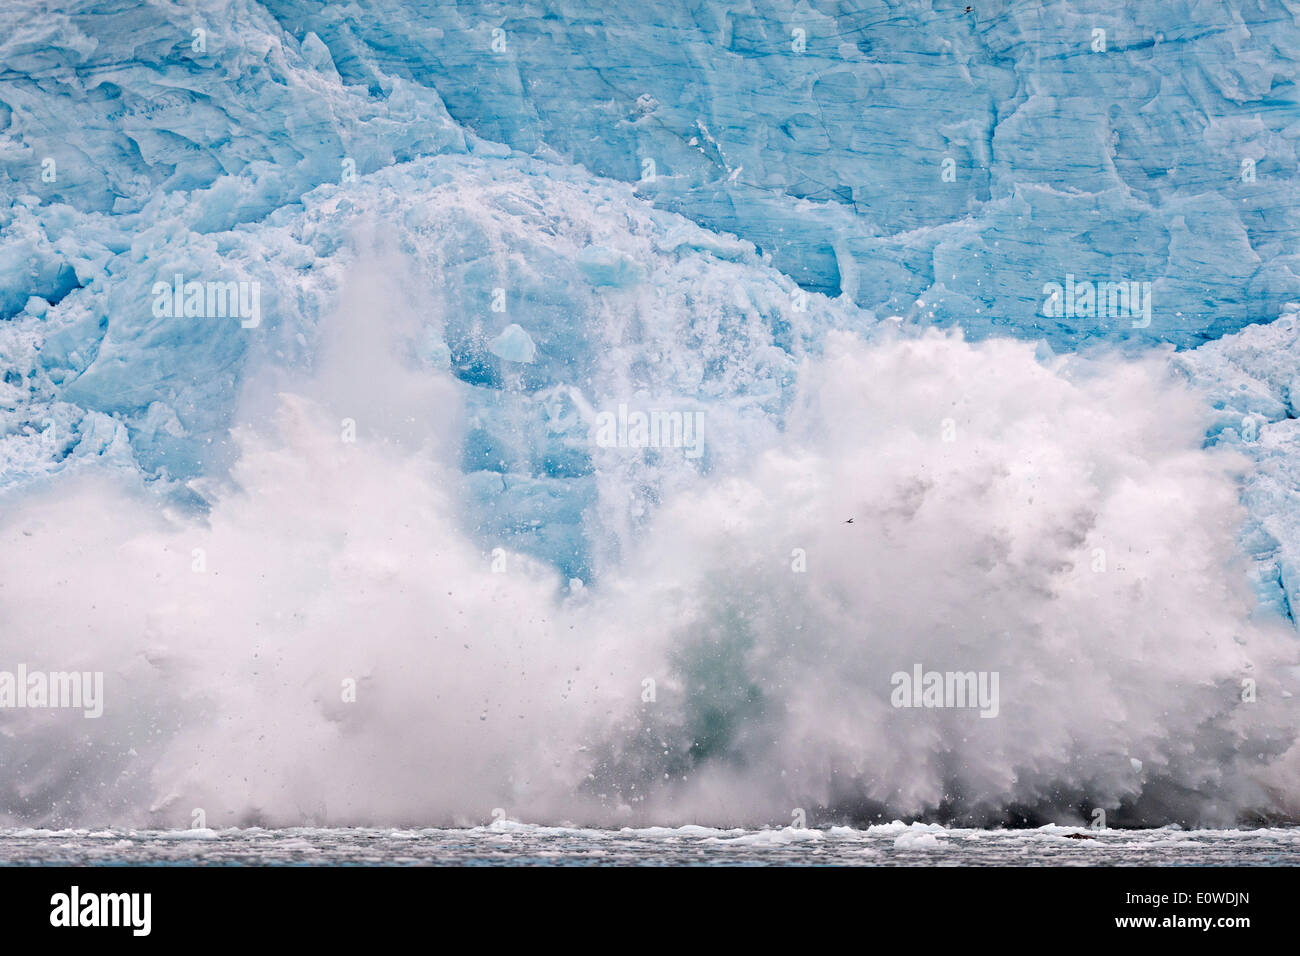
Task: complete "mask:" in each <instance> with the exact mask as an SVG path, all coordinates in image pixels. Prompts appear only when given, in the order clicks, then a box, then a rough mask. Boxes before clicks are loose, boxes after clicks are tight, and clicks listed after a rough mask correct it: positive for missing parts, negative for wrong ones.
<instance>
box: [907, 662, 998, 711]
mask: <svg viewBox="0 0 1300 956" xmlns="http://www.w3.org/2000/svg"><path fill="white" fill-rule="evenodd" d="M889 682H890V683H891V684H893V685H894V690H893V693H891V694H890V695H889V702H890V703H891V704H893V705H894V706H895V707H972V708H973V707H978V708H979V711H980V716H981V717H996V716H997V715H998V672H997V671H979V672H976V671H943V672H940V671H924V672H923V671H922V667H921V665H920V664H914V665H912V673H910V674H909V673H907V672H906V671H896V672H895V673H894V675H893V676H892V677H890V679H889Z"/></svg>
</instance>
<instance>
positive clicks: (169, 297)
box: [152, 272, 262, 329]
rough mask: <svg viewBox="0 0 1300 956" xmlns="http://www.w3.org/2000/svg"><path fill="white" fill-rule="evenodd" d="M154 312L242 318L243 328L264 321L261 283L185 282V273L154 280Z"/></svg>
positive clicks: (170, 316) (170, 315)
mask: <svg viewBox="0 0 1300 956" xmlns="http://www.w3.org/2000/svg"><path fill="white" fill-rule="evenodd" d="M152 294H153V297H154V301H153V314H154V315H155V316H156V317H157V318H160V319H178V318H187V319H205V318H207V319H224V318H239V319H241V320H242V321H241V322H240V323H239V324H240V325H241V326H242V327H243V328H246V329H255V328H257V327H258V326H259V325H261V324H262V284H261V283H260V282H257V281H255V280H254V281H248V280H242V281H239V282H236V281H235V280H233V279H230V280H225V281H222V280H209V281H207V282H186V281H185V276H184V274H183V273H180V272H178V273H176V275H175V276H174V277H173V279H172V281H171V282H170V283H169V282H166V281H164V280H161V279H160V280H159V281H157V282H155V283H154V284H153V289H152Z"/></svg>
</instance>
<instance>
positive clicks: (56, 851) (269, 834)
mask: <svg viewBox="0 0 1300 956" xmlns="http://www.w3.org/2000/svg"><path fill="white" fill-rule="evenodd" d="M0 862H2V863H4V864H9V865H51V864H53V865H89V866H120V865H145V864H152V865H159V864H162V865H219V866H220V865H225V866H243V865H289V866H294V865H323V864H351V865H385V866H419V865H426V866H427V865H435V866H436V865H466V866H484V865H495V866H503V865H504V866H610V865H623V866H627V865H633V866H637V865H648V866H655V865H676V866H779V865H795V866H1042V865H1051V866H1152V865H1185V866H1279V865H1291V866H1294V865H1300V827H1272V828H1262V829H1257V830H1181V829H1178V828H1171V827H1161V828H1159V829H1151V830H1091V829H1084V828H1082V827H1060V826H1055V825H1052V826H1046V827H1041V828H1038V829H1018V830H978V829H955V828H954V829H949V828H945V827H941V826H938V825H933V824H931V825H927V824H910V825H908V824H904V823H898V822H895V823H889V824H884V825H880V826H872V827H868V828H867V829H865V830H861V829H853V828H850V827H830V828H829V829H798V828H794V827H787V828H785V829H761V830H746V829H729V830H720V829H713V828H711V827H702V826H684V827H677V828H666V827H650V828H643V829H621V830H599V829H586V828H581V827H548V826H536V825H532V824H524V823H515V822H512V821H498V822H497V823H494V824H492V825H491V826H484V827H472V828H466V829H382V828H315V827H300V828H290V829H276V830H269V829H260V828H250V829H228V830H209V829H194V830H126V829H106V830H85V829H78V830H33V829H12V828H10V829H5V830H0Z"/></svg>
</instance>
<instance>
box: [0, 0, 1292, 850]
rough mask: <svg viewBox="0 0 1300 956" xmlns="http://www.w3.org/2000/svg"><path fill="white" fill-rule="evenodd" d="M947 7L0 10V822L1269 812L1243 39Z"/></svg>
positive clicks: (1269, 445)
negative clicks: (169, 299) (936, 679)
mask: <svg viewBox="0 0 1300 956" xmlns="http://www.w3.org/2000/svg"><path fill="white" fill-rule="evenodd" d="M965 8H966V4H942V3H930V2H910V3H889V2H869V0H863V2H829V0H827V2H823V0H816V2H813V0H799V2H797V3H788V2H771V3H768V2H745V3H739V4H730V5H725V4H720V3H717V2H688V0H675V2H672V3H667V4H662V5H658V6H653V7H652V6H649V5H632V4H622V3H603V4H587V3H580V2H577V0H565V2H531V3H528V4H518V5H517V4H504V3H496V2H473V3H452V2H417V0H372V2H367V3H365V4H358V3H332V4H323V3H314V2H307V0H261V2H256V0H197V2H195V3H192V4H189V5H187V6H186V7H184V8H182V7H181V6H179V5H176V4H172V3H166V2H161V0H159V2H149V3H145V4H137V3H132V2H129V0H121V2H113V0H57V2H56V0H17V2H11V3H10V4H9V5H7V6H6V8H5V9H4V10H2V11H0V24H2V25H3V27H4V29H3V30H2V31H0V38H2V39H0V210H2V211H0V366H3V368H4V375H3V377H2V381H0V494H3V496H4V498H3V500H4V502H5V504H4V510H3V513H0V537H2V538H3V540H4V542H5V544H4V549H3V550H4V553H3V558H2V559H0V560H2V562H3V564H4V568H3V571H0V580H3V581H4V582H5V587H4V589H3V591H0V604H3V607H4V611H5V618H6V620H7V621H8V622H9V623H8V625H7V626H6V633H5V635H4V637H3V653H4V657H5V659H6V660H8V659H10V658H13V659H14V660H15V661H17V660H18V659H20V658H23V657H24V656H25V657H26V658H31V659H32V661H33V662H34V663H35V662H36V658H38V657H49V658H50V659H51V661H52V662H53V665H62V663H63V662H66V664H67V666H69V667H71V666H73V665H74V663H75V665H76V666H77V667H79V668H85V669H102V670H104V671H106V672H107V673H108V674H109V675H110V676H109V693H110V695H111V694H112V693H113V686H114V685H116V687H117V693H118V694H119V695H121V697H123V698H125V699H128V700H130V701H131V705H130V706H129V707H128V706H125V705H122V706H119V707H113V706H112V704H111V702H110V706H109V708H108V710H107V711H106V714H105V716H104V718H102V719H101V720H99V721H97V722H95V723H94V724H93V725H78V726H76V727H75V729H69V728H68V726H67V725H66V723H64V724H59V723H57V722H51V721H40V720H38V719H37V718H36V717H35V716H33V715H30V714H28V715H19V714H14V713H5V714H3V715H0V717H2V719H3V720H4V721H5V722H6V723H7V724H8V727H7V732H6V735H5V738H4V739H3V741H0V755H2V756H3V759H4V761H5V764H6V766H17V767H21V768H25V769H24V772H23V773H22V774H19V775H16V776H15V777H14V778H13V779H12V780H9V781H7V782H6V783H5V784H4V785H3V786H2V787H0V812H3V814H4V815H5V816H6V817H7V818H10V819H12V820H15V821H19V822H23V823H32V824H35V823H39V824H47V823H56V824H61V825H62V824H73V823H81V822H84V821H86V820H100V821H104V822H110V823H116V824H121V823H137V822H139V823H150V824H155V825H156V824H166V825H185V824H186V823H187V822H188V818H189V813H190V811H191V808H193V807H199V806H202V807H206V808H208V811H209V813H211V814H212V815H213V817H214V818H215V819H219V820H220V821H221V823H222V825H228V824H233V823H244V824H246V823H249V822H259V821H260V822H269V823H274V824H276V825H297V824H299V823H301V822H303V821H307V822H309V823H311V824H313V825H325V824H328V823H337V822H340V821H343V822H365V823H383V824H387V823H393V822H412V823H427V822H429V821H430V820H434V821H441V822H447V821H454V822H461V823H470V822H481V819H482V818H486V817H487V815H488V813H489V812H490V810H491V809H492V807H493V806H496V805H497V804H499V803H509V804H510V805H511V806H514V807H523V808H526V810H527V811H528V812H529V813H531V814H533V815H534V816H535V817H537V818H539V819H546V820H555V821H558V820H561V819H574V818H579V817H581V818H583V819H585V820H589V821H604V822H610V821H621V822H636V821H640V822H647V821H649V822H666V823H674V824H675V823H682V822H702V821H711V822H714V823H717V824H719V825H731V824H735V823H737V822H740V823H753V822H762V821H767V820H774V819H775V820H782V821H786V820H788V819H789V812H790V808H791V807H794V806H809V807H813V808H817V809H819V810H820V812H822V813H824V814H827V815H831V816H834V815H838V816H836V817H835V818H836V819H844V818H850V817H852V818H855V819H872V820H875V819H877V818H880V816H881V815H882V814H895V815H898V814H902V815H908V816H911V817H916V816H929V817H935V818H940V819H962V820H967V821H970V820H974V821H977V822H989V821H1004V820H1051V821H1054V822H1062V823H1069V822H1072V821H1075V820H1078V819H1086V818H1087V812H1088V811H1089V810H1090V809H1091V808H1093V807H1098V806H1104V807H1107V808H1110V810H1111V811H1112V813H1113V816H1114V817H1115V818H1116V819H1118V820H1120V821H1126V822H1134V823H1169V822H1181V823H1203V824H1215V825H1218V824H1228V823H1232V822H1234V821H1236V820H1238V819H1241V818H1242V817H1243V815H1246V814H1265V815H1272V816H1281V817H1286V816H1287V815H1290V817H1294V815H1295V814H1297V813H1300V771H1298V769H1297V768H1298V767H1300V758H1297V757H1296V756H1295V753H1294V751H1290V747H1291V741H1292V738H1293V737H1294V732H1295V726H1296V720H1295V711H1294V704H1293V703H1291V702H1292V701H1294V699H1295V698H1294V697H1293V696H1292V694H1293V690H1292V689H1293V688H1294V683H1295V677H1296V674H1295V668H1294V664H1295V654H1296V644H1295V640H1294V626H1295V625H1294V620H1293V608H1294V607H1296V604H1297V601H1298V600H1300V521H1298V520H1297V510H1296V508H1295V506H1294V505H1295V502H1296V491H1297V487H1298V486H1300V446H1297V445H1296V442H1297V441H1298V440H1300V438H1298V437H1297V434H1296V429H1295V427H1294V422H1295V421H1296V420H1297V418H1300V415H1298V414H1297V411H1296V404H1295V402H1296V401H1297V400H1300V399H1297V398H1296V396H1297V395H1300V392H1297V391H1296V388H1297V385H1296V383H1297V377H1298V376H1300V372H1298V371H1297V369H1298V368H1300V327H1297V317H1298V315H1300V288H1297V286H1298V285H1300V283H1298V282H1297V271H1298V269H1297V261H1298V260H1297V256H1298V255H1300V253H1298V252H1297V242H1296V241H1297V238H1298V237H1300V223H1298V222H1297V221H1296V216H1295V213H1294V209H1295V208H1296V206H1297V201H1298V200H1300V185H1298V184H1300V175H1297V173H1298V170H1297V168H1296V167H1297V141H1298V140H1300V104H1298V103H1297V89H1296V85H1295V77H1296V57H1297V55H1300V54H1298V52H1297V51H1300V4H1296V3H1293V2H1289V0H1277V2H1250V0H1241V2H1222V0H1180V2H1177V3H1173V4H1164V5H1161V6H1159V7H1155V6H1152V7H1149V8H1144V7H1142V6H1140V5H1127V4H1117V3H1113V2H1103V0H1067V2H1053V3H1026V2H981V3H978V4H975V5H972V10H971V11H970V12H967V11H966V9H965ZM177 277H180V278H177ZM1067 277H1069V281H1070V284H1071V289H1073V287H1074V283H1075V280H1076V279H1077V280H1078V281H1079V282H1084V281H1091V282H1093V283H1096V286H1097V290H1098V292H1099V294H1098V297H1097V299H1096V301H1095V302H1094V303H1093V305H1092V307H1091V308H1085V307H1074V306H1075V305H1076V303H1075V301H1074V295H1073V292H1072V293H1071V296H1070V305H1071V308H1069V309H1060V308H1057V309H1052V308H1049V307H1048V303H1047V302H1046V301H1045V300H1046V299H1047V296H1046V295H1045V292H1046V287H1047V286H1048V284H1050V283H1061V284H1064V283H1066V281H1067ZM187 281H197V282H200V283H206V284H208V286H209V288H211V286H212V285H213V284H216V285H218V286H221V287H224V286H225V285H226V284H233V285H234V286H235V287H237V288H239V289H245V288H254V289H256V291H257V296H258V302H259V318H258V321H257V322H256V323H255V324H253V323H252V322H251V320H249V319H248V318H247V317H246V316H240V315H235V314H231V312H232V310H231V309H222V310H221V311H219V313H218V314H207V313H209V312H211V308H210V305H209V303H210V302H211V297H210V296H208V297H207V298H204V299H203V300H202V301H200V302H199V303H198V304H197V305H196V307H195V310H194V312H193V313H192V314H175V312H176V310H170V312H169V314H159V310H158V309H156V308H155V307H154V304H155V302H156V300H157V298H158V293H157V291H156V288H157V287H158V284H159V283H162V284H163V285H164V286H168V287H169V286H171V284H172V283H173V282H175V283H176V284H177V285H179V286H181V287H182V288H183V287H184V284H185V282H187ZM1112 281H1113V282H1124V283H1126V284H1139V285H1143V286H1144V287H1145V288H1147V289H1149V293H1148V295H1149V298H1148V299H1147V302H1148V304H1149V305H1150V306H1151V310H1150V316H1149V321H1148V320H1147V317H1146V316H1144V315H1139V314H1137V313H1135V312H1133V311H1132V310H1128V311H1124V310H1121V311H1119V312H1117V313H1115V314H1109V315H1102V314H1101V309H1100V306H1101V305H1102V304H1103V301H1104V295H1103V294H1101V284H1102V283H1105V282H1112ZM236 298H237V297H236ZM232 301H233V300H232ZM241 318H243V319H245V321H241ZM620 407H630V408H632V409H634V410H637V409H639V410H644V411H646V412H650V411H655V410H668V411H671V412H675V413H680V414H683V415H684V414H691V415H696V414H698V415H700V416H702V418H701V420H702V421H703V422H704V434H705V436H706V439H705V442H704V446H703V454H702V456H701V457H700V458H698V459H695V458H692V457H690V456H686V455H683V454H682V453H681V452H680V451H679V450H673V449H660V448H655V447H643V448H641V449H638V450H637V451H636V452H635V453H631V452H630V451H629V449H628V448H626V447H602V446H601V445H600V444H599V443H595V442H593V441H592V439H591V433H592V428H593V423H594V421H595V420H596V418H597V416H599V415H600V414H601V413H611V412H612V411H613V410H615V409H618V408H620ZM848 518H853V519H854V523H853V524H852V525H846V524H845V521H846V519H848ZM850 532H861V534H860V535H858V537H851V536H850ZM1098 552H1101V557H1100V558H1099V557H1098ZM801 561H806V562H807V564H806V566H805V567H806V568H807V569H809V570H808V571H807V573H805V572H804V571H798V572H794V568H793V564H798V563H799V562H801ZM1098 562H1100V566H1101V567H1102V568H1104V570H1103V571H1100V572H1099V571H1098ZM200 565H202V567H203V570H202V571H201V572H200V571H198V570H197V569H198V567H199V566H200ZM503 570H504V572H505V573H500V572H501V571H503ZM358 635H364V636H365V640H364V641H362V640H359V639H358ZM864 648H865V650H864ZM916 659H920V660H922V661H923V662H925V663H927V664H928V663H931V662H934V661H938V660H940V659H942V660H950V661H954V662H957V663H959V664H961V663H962V662H963V661H966V660H979V661H986V662H988V664H989V667H990V668H992V669H995V670H1001V672H1002V673H1003V675H1004V677H1003V680H1004V687H1007V688H1008V689H1007V691H1006V693H1007V694H1008V695H1009V700H1008V704H1007V706H1006V707H1004V709H1003V715H1002V717H1000V718H999V720H996V721H989V722H981V721H976V722H975V724H974V726H970V725H969V724H966V723H963V722H962V719H961V717H960V715H951V714H948V715H942V719H941V720H939V721H938V722H937V723H933V722H931V723H927V722H926V721H925V720H924V719H923V718H922V717H920V716H917V715H913V714H907V715H905V717H906V719H901V720H900V719H899V718H898V715H897V714H892V715H891V713H890V711H889V710H888V707H887V696H888V694H887V692H888V682H887V679H886V678H887V675H888V673H889V672H891V671H894V670H898V669H906V668H910V667H911V665H912V662H913V660H916ZM962 666H967V665H965V664H962ZM881 668H884V671H885V676H884V677H881V676H880V675H879V674H878V671H879V670H880V669H881ZM342 679H347V680H353V681H354V684H355V686H356V688H357V696H356V704H355V705H354V706H353V705H349V706H344V705H342V704H340V703H339V694H338V691H337V685H338V683H339V681H340V680H342ZM1246 679H1249V680H1250V681H1251V682H1252V686H1257V687H1258V690H1259V694H1260V699H1259V701H1258V702H1256V703H1252V704H1251V707H1250V708H1245V709H1244V708H1242V707H1241V706H1240V705H1239V704H1240V702H1239V701H1238V700H1237V695H1238V694H1239V692H1240V685H1241V683H1242V681H1243V680H1246ZM646 680H650V681H651V686H653V687H655V688H656V690H655V692H654V693H653V694H652V695H651V696H652V698H653V699H651V700H646V699H644V698H643V694H644V693H645V691H644V690H643V686H644V681H646ZM882 687H883V694H884V696H882V694H881V689H882ZM1289 688H1292V689H1289ZM1017 697H1018V698H1019V699H1020V700H1021V701H1022V703H1021V705H1020V706H1018V707H1017V706H1013V705H1012V702H1014V701H1015V700H1016V699H1017ZM652 704H653V705H655V706H650V705H652ZM1008 708H1009V709H1008ZM985 723H987V724H989V725H992V726H984V724H985ZM269 728H273V729H274V730H273V732H272V731H271V730H268V729H269ZM535 728H544V733H538V734H537V735H536V737H535V738H527V731H528V730H529V729H535ZM8 731H12V732H8ZM521 735H523V736H521ZM431 768H433V769H431ZM449 768H450V769H449ZM431 777H432V778H433V779H431ZM235 779H238V780H239V781H240V783H239V784H238V785H237V786H235V787H233V788H232V787H231V786H229V785H228V781H230V780H235ZM719 807H722V808H725V809H723V810H719ZM889 818H890V819H892V817H889Z"/></svg>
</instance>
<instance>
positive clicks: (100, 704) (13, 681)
mask: <svg viewBox="0 0 1300 956" xmlns="http://www.w3.org/2000/svg"><path fill="white" fill-rule="evenodd" d="M0 707H4V708H9V707H17V708H25V707H29V708H40V707H60V708H76V707H80V708H82V710H83V711H84V713H83V716H85V717H99V716H100V715H102V714H103V713H104V673H103V671H93V672H92V671H85V672H82V671H50V672H49V673H46V672H45V671H28V670H27V665H26V664H19V665H18V670H17V672H16V673H15V672H13V671H0Z"/></svg>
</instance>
